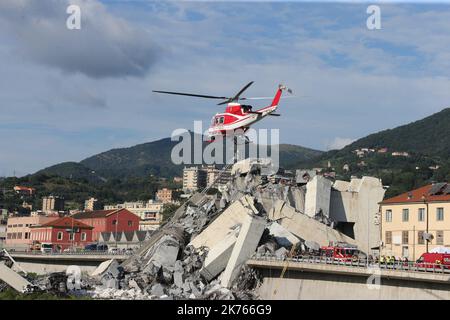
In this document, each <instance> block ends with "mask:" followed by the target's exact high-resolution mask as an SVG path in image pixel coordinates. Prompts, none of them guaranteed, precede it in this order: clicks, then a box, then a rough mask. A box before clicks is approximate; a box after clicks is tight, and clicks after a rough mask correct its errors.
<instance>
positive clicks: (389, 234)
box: [380, 183, 450, 260]
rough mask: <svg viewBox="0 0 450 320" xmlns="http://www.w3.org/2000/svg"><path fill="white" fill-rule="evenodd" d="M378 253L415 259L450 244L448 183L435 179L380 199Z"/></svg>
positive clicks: (449, 190)
mask: <svg viewBox="0 0 450 320" xmlns="http://www.w3.org/2000/svg"><path fill="white" fill-rule="evenodd" d="M380 210H381V239H382V243H381V246H380V254H381V255H393V256H395V257H406V258H408V259H409V260H416V259H418V258H419V257H420V256H421V255H422V254H423V253H424V252H428V251H430V250H432V249H434V248H436V247H450V184H448V183H435V184H429V185H426V186H423V187H421V188H418V189H415V190H411V191H409V192H405V193H403V194H400V195H398V196H395V197H392V198H389V199H386V200H384V201H382V202H381V203H380Z"/></svg>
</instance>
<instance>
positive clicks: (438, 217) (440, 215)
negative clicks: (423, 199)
mask: <svg viewBox="0 0 450 320" xmlns="http://www.w3.org/2000/svg"><path fill="white" fill-rule="evenodd" d="M436 220H437V221H443V220H444V208H436Z"/></svg>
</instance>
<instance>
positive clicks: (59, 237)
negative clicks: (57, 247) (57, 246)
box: [56, 231, 63, 240]
mask: <svg viewBox="0 0 450 320" xmlns="http://www.w3.org/2000/svg"><path fill="white" fill-rule="evenodd" d="M56 239H57V240H62V239H63V233H62V232H61V231H59V232H58V235H57V237H56Z"/></svg>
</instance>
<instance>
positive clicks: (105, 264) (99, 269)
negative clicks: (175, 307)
mask: <svg viewBox="0 0 450 320" xmlns="http://www.w3.org/2000/svg"><path fill="white" fill-rule="evenodd" d="M113 261H114V259H111V260H106V261H103V262H102V263H100V264H99V265H98V267H97V269H95V270H94V271H93V272H92V273H91V276H93V277H95V276H100V275H102V274H103V273H104V272H106V270H108V268H109V267H110V265H111V264H112V263H113Z"/></svg>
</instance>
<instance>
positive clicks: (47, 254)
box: [10, 251, 134, 256]
mask: <svg viewBox="0 0 450 320" xmlns="http://www.w3.org/2000/svg"><path fill="white" fill-rule="evenodd" d="M10 254H11V255H14V256H16V255H35V256H89V255H91V256H99V255H100V256H101V255H104V256H124V255H133V254H134V251H126V252H122V251H117V252H108V251H78V252H77V251H74V252H41V251H10Z"/></svg>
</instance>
